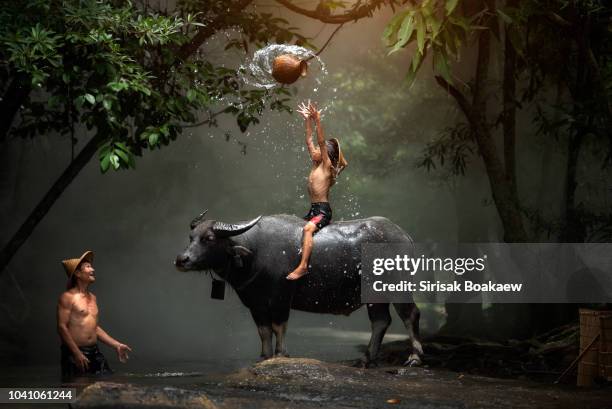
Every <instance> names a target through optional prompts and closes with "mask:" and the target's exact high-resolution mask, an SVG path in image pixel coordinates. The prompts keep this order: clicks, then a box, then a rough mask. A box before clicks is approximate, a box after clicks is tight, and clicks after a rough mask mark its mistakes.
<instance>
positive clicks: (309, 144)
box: [297, 102, 315, 159]
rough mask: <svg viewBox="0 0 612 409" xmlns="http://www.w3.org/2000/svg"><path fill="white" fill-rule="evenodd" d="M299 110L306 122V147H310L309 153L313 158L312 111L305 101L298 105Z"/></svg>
mask: <svg viewBox="0 0 612 409" xmlns="http://www.w3.org/2000/svg"><path fill="white" fill-rule="evenodd" d="M309 104H310V102H309ZM297 112H299V113H300V114H301V115H302V118H304V121H305V122H306V147H307V148H308V154H309V155H310V158H311V159H312V155H313V154H314V151H315V147H314V143H312V125H311V124H310V112H309V110H308V107H307V106H306V104H304V103H303V102H302V103H301V104H300V105H298V109H297Z"/></svg>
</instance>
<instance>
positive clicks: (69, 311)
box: [57, 251, 132, 380]
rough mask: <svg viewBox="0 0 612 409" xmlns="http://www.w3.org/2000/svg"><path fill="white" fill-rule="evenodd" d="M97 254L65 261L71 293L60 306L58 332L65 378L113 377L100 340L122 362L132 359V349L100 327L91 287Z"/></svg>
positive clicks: (63, 376)
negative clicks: (129, 355) (100, 346)
mask: <svg viewBox="0 0 612 409" xmlns="http://www.w3.org/2000/svg"><path fill="white" fill-rule="evenodd" d="M93 256H94V254H93V252H92V251H86V252H85V253H84V254H83V255H82V256H81V257H80V258H73V259H68V260H63V261H62V264H63V266H64V269H65V270H66V274H67V275H68V285H67V291H66V292H64V293H63V294H62V295H61V296H60V298H59V302H58V303H57V330H58V332H59V335H60V338H61V341H62V346H61V351H62V361H61V362H62V378H63V379H64V380H70V379H71V378H73V377H75V376H83V375H103V374H110V373H112V371H111V369H110V367H109V366H108V362H106V358H104V355H102V353H101V352H100V350H99V349H98V340H100V341H102V342H103V343H105V344H106V345H108V346H110V347H112V348H114V349H115V351H116V352H117V356H118V358H119V361H120V362H122V363H123V362H125V361H126V360H127V359H128V351H132V350H131V349H130V347H129V346H127V345H125V344H122V343H121V342H119V341H117V340H116V339H114V338H113V337H111V336H110V335H108V334H107V333H106V331H104V330H103V329H102V327H100V326H99V325H98V304H97V302H96V296H95V295H94V294H93V293H92V292H91V291H89V286H90V285H91V284H92V283H94V282H95V281H96V277H95V275H94V272H95V270H94V268H93V265H92V263H93Z"/></svg>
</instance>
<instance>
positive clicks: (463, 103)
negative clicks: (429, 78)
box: [435, 75, 477, 128]
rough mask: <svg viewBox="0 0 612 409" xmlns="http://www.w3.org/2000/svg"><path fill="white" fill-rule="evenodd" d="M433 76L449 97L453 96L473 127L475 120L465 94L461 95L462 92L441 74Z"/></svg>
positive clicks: (475, 124)
mask: <svg viewBox="0 0 612 409" xmlns="http://www.w3.org/2000/svg"><path fill="white" fill-rule="evenodd" d="M435 78H436V82H437V83H438V85H440V86H441V87H442V88H444V90H445V91H446V92H448V94H449V95H450V96H451V97H453V98H455V101H457V104H458V105H459V108H461V110H462V111H463V114H464V115H465V117H466V118H467V119H468V121H469V122H470V125H472V127H473V128H475V127H476V126H477V121H476V118H474V115H473V113H472V106H471V105H470V103H469V102H468V100H467V98H466V97H465V95H463V93H462V92H461V91H459V90H458V89H457V88H455V87H454V86H453V85H451V84H449V83H448V82H447V81H446V80H445V79H444V78H443V77H442V76H440V75H436V77H435Z"/></svg>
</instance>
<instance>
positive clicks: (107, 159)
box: [100, 155, 110, 173]
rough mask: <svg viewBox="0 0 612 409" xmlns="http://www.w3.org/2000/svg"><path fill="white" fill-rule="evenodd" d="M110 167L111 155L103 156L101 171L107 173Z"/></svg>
mask: <svg viewBox="0 0 612 409" xmlns="http://www.w3.org/2000/svg"><path fill="white" fill-rule="evenodd" d="M109 166H110V155H102V157H101V159H100V170H101V171H102V173H106V171H107V170H108V168H109Z"/></svg>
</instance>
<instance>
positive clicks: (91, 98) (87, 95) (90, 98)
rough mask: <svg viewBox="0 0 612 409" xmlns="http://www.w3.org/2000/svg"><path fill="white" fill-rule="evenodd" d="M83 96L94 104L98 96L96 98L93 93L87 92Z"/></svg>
mask: <svg viewBox="0 0 612 409" xmlns="http://www.w3.org/2000/svg"><path fill="white" fill-rule="evenodd" d="M83 97H84V98H85V99H86V100H87V102H89V103H90V104H91V105H94V104H95V103H96V98H95V97H94V96H93V95H91V94H85V95H84V96H83Z"/></svg>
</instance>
